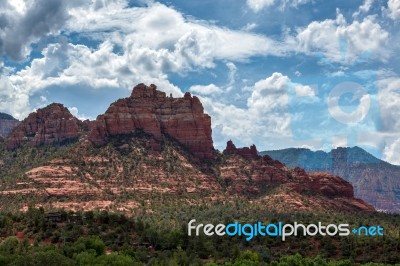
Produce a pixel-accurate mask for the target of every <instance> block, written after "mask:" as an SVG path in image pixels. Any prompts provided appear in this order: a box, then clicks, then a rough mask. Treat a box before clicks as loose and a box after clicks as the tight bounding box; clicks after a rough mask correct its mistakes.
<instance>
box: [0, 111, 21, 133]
mask: <svg viewBox="0 0 400 266" xmlns="http://www.w3.org/2000/svg"><path fill="white" fill-rule="evenodd" d="M18 124H19V121H18V120H17V119H15V118H14V117H12V116H11V115H8V114H4V113H0V138H6V137H7V136H8V135H9V134H10V132H11V131H12V130H13V129H14V127H16V126H17V125H18Z"/></svg>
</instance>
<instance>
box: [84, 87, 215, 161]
mask: <svg viewBox="0 0 400 266" xmlns="http://www.w3.org/2000/svg"><path fill="white" fill-rule="evenodd" d="M138 129H141V130H143V131H144V132H146V133H148V134H151V135H152V136H153V137H154V138H155V139H156V140H157V141H160V140H161V139H162V135H163V134H167V135H169V136H170V137H172V138H174V139H175V140H177V141H178V142H179V143H181V144H182V145H183V146H185V147H186V148H187V149H188V150H189V151H191V152H192V153H193V154H194V155H195V156H196V157H198V158H200V159H211V158H213V151H214V147H213V141H212V137H211V118H210V116H209V115H207V114H205V113H204V108H203V105H202V104H201V102H200V100H199V99H198V98H197V97H196V96H193V97H192V96H191V95H190V93H188V92H187V93H186V94H185V96H184V97H183V98H173V97H167V96H166V94H165V92H161V91H158V90H157V89H156V86H155V85H150V86H149V87H148V86H146V85H144V84H139V85H137V86H136V87H134V88H133V91H132V95H131V97H128V98H125V99H120V100H118V101H116V102H114V103H113V104H111V106H110V107H109V108H108V110H107V111H106V113H105V114H103V115H100V116H98V117H97V119H96V121H95V123H94V126H93V127H92V130H91V132H90V136H89V139H90V140H91V141H92V142H93V143H95V144H102V143H105V142H106V141H107V138H108V137H110V136H115V135H121V134H130V133H133V132H135V131H136V130H138Z"/></svg>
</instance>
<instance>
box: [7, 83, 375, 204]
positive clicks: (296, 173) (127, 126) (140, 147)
mask: <svg viewBox="0 0 400 266" xmlns="http://www.w3.org/2000/svg"><path fill="white" fill-rule="evenodd" d="M89 127H90V129H89ZM137 130H141V131H144V132H145V133H147V134H148V135H150V136H151V137H149V136H141V137H135V138H128V139H125V138H114V142H110V144H111V145H101V144H105V143H107V141H109V140H111V139H112V138H113V137H118V136H120V135H126V136H129V135H130V134H132V133H134V132H135V131H137ZM166 136H169V137H170V138H168V137H166ZM171 138H172V139H174V141H171ZM77 139H81V140H83V141H79V142H75V143H74V144H72V145H69V146H65V150H64V152H62V153H60V154H47V156H48V157H45V158H42V161H41V162H40V164H38V165H36V166H35V167H34V168H32V165H31V164H27V165H25V166H24V162H25V161H30V160H29V156H30V155H29V154H26V156H28V157H27V158H28V160H24V162H21V161H19V160H15V158H14V157H13V156H12V155H13V154H12V153H4V154H1V152H2V151H4V149H0V159H1V160H0V173H1V174H2V176H4V177H7V176H10V177H11V176H12V177H13V178H15V177H16V180H15V181H16V182H15V183H4V184H1V183H0V196H2V197H3V198H2V199H6V197H9V198H10V200H11V199H12V197H13V195H15V194H23V195H26V194H33V195H36V196H39V198H38V199H43V200H44V201H40V202H37V203H36V204H38V206H46V204H48V202H47V199H50V202H52V200H56V199H57V198H63V199H64V200H65V201H62V202H59V204H58V206H67V208H68V206H81V205H82V204H84V203H85V202H87V201H88V199H91V204H90V206H92V207H93V208H96V207H101V206H102V205H101V204H103V203H104V202H105V201H107V202H108V203H107V204H108V206H113V207H115V208H117V209H118V208H122V206H125V205H126V206H128V205H129V206H139V205H140V204H139V203H138V201H132V202H124V200H127V199H129V198H136V199H139V198H141V199H146V200H153V197H152V195H153V194H154V193H155V194H157V193H161V194H165V193H167V194H172V195H176V197H172V198H174V199H185V197H187V199H191V200H192V201H193V202H196V200H202V201H203V200H209V201H210V202H212V201H215V200H222V201H229V200H236V199H239V200H249V199H251V200H254V202H256V203H259V204H260V205H263V206H269V207H271V208H274V209H277V210H280V211H283V210H295V211H296V210H299V211H315V210H326V209H331V210H346V211H358V210H362V211H373V210H374V208H373V207H372V206H371V205H369V204H367V203H365V202H363V201H362V200H359V199H356V198H354V192H353V187H352V186H351V185H350V184H349V183H348V182H347V181H345V180H343V179H342V178H340V177H338V176H335V175H331V174H327V173H312V174H310V173H306V172H305V171H304V170H303V169H302V168H299V167H297V168H294V169H291V168H289V167H287V166H286V165H284V164H282V163H281V162H279V161H276V160H273V159H272V158H271V157H269V156H260V155H259V154H258V152H257V148H256V146H255V145H252V146H251V147H249V148H248V147H244V148H237V147H236V146H235V145H234V144H233V142H232V141H228V143H227V147H226V149H225V150H224V152H223V154H219V153H217V152H215V151H214V147H213V141H212V137H211V119H210V116H208V115H207V114H205V113H204V109H203V106H202V104H201V102H200V100H199V99H198V98H197V97H195V96H193V97H192V96H191V95H190V94H189V93H186V94H185V95H184V97H181V98H173V97H167V96H166V94H165V93H164V92H161V91H158V90H157V89H156V86H155V85H151V86H146V85H144V84H139V85H137V86H136V87H135V88H134V89H133V91H132V94H131V96H130V97H128V98H124V99H120V100H118V101H116V102H114V103H112V104H111V106H110V107H109V108H108V110H107V111H106V113H105V114H103V115H100V116H98V117H97V119H96V120H95V121H92V122H87V121H86V122H81V121H80V120H78V119H77V118H75V117H74V116H73V115H72V114H71V113H70V112H69V111H68V109H67V108H65V107H64V106H63V105H61V104H51V105H49V106H47V107H45V108H43V109H39V110H37V111H36V112H34V113H32V114H30V115H29V116H28V117H27V118H26V119H25V120H23V121H22V122H21V123H20V124H19V125H18V126H17V127H16V128H14V130H13V131H12V133H11V134H10V135H9V136H8V138H7V139H6V142H5V145H6V146H7V148H9V149H15V148H17V147H19V146H21V145H24V144H28V145H43V144H49V145H50V144H62V143H64V142H67V141H68V142H69V141H73V140H77ZM176 142H179V143H180V144H181V145H176ZM0 145H4V144H1V143H0ZM88 146H92V147H91V148H89V149H88ZM149 149H153V151H154V152H152V153H149V152H148V150H149ZM15 154H17V153H15ZM198 159H203V160H207V161H208V162H207V163H205V164H199V163H198V162H197V161H198ZM2 176H0V177H2ZM13 178H10V179H8V178H4V179H3V180H11V179H13ZM0 180H1V178H0ZM120 196H121V197H120ZM131 196H132V197H131ZM110 198H112V199H116V200H115V202H113V201H110V200H109V199H110ZM68 200H69V201H68ZM135 208H136V207H135ZM0 209H1V207H0Z"/></svg>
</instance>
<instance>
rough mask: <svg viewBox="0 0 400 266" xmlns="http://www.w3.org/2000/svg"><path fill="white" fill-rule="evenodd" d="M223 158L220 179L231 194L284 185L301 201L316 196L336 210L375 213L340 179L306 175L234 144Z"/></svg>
mask: <svg viewBox="0 0 400 266" xmlns="http://www.w3.org/2000/svg"><path fill="white" fill-rule="evenodd" d="M224 154H225V155H226V156H227V158H226V165H223V166H222V167H221V168H220V171H221V179H222V180H223V181H224V182H225V183H226V184H229V187H228V189H229V190H230V192H231V193H252V194H254V195H257V194H260V193H262V191H263V190H265V189H266V188H268V187H274V186H279V185H284V187H286V188H288V189H289V190H290V191H291V193H297V194H298V195H299V197H301V195H313V197H319V198H320V199H322V201H323V199H325V200H326V203H327V204H336V205H337V206H333V208H338V209H346V208H347V207H346V205H347V204H348V205H349V207H350V209H351V208H354V209H361V210H364V211H374V208H373V207H372V206H371V205H369V204H366V203H365V202H363V201H362V200H359V199H355V198H354V191H353V187H352V185H351V184H350V183H349V182H347V181H346V180H344V179H342V178H340V177H338V176H335V175H332V174H328V173H324V172H319V173H307V172H306V171H305V170H304V169H302V168H300V167H296V168H294V169H291V168H288V167H286V166H285V165H284V164H282V163H281V162H279V161H276V160H273V159H272V158H271V157H269V156H268V155H265V156H260V155H258V152H257V148H256V147H255V145H252V146H251V147H250V148H248V147H245V148H236V147H235V145H234V144H233V143H232V141H228V143H227V147H226V149H225V150H224ZM241 158H243V159H245V161H243V159H241ZM299 207H302V208H303V207H305V206H300V205H299Z"/></svg>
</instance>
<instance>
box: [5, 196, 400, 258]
mask: <svg viewBox="0 0 400 266" xmlns="http://www.w3.org/2000/svg"><path fill="white" fill-rule="evenodd" d="M247 207H249V206H247ZM193 217H195V218H196V219H197V220H198V221H199V222H201V221H203V222H216V221H218V222H224V223H228V222H231V221H232V217H236V218H237V219H238V220H241V221H246V222H251V221H256V220H257V219H260V220H262V221H265V222H267V221H268V222H276V221H278V220H281V221H284V222H293V221H301V222H303V223H309V222H316V221H321V222H326V221H328V222H335V223H338V222H343V221H347V222H349V223H350V224H353V225H357V224H358V225H361V224H362V225H373V224H380V225H381V226H382V227H384V228H385V236H384V237H355V236H348V237H325V238H324V237H289V238H288V239H287V241H285V242H282V241H281V239H280V238H273V237H257V238H255V239H253V240H252V241H246V240H245V239H244V238H243V237H233V238H232V237H228V236H224V237H206V236H204V235H200V236H199V237H194V236H193V237H189V236H188V235H187V229H186V226H187V222H188V221H189V219H191V218H193ZM256 217H258V218H256ZM221 219H222V220H221ZM399 224H400V217H399V216H394V215H386V214H373V215H367V214H366V215H349V214H340V213H336V214H333V213H326V214H318V215H317V214H307V213H303V214H302V213H298V214H279V213H275V212H268V211H265V210H261V209H258V210H257V208H251V207H250V208H246V206H245V205H240V203H236V204H235V205H230V204H222V203H221V204H215V205H213V206H207V205H202V206H182V207H178V206H176V205H175V206H169V207H168V206H165V207H163V210H161V207H160V209H158V210H157V209H156V208H154V210H153V211H151V212H145V211H144V212H143V213H141V215H140V216H137V217H130V218H129V217H126V216H124V215H122V214H117V213H108V212H106V211H95V212H78V213H73V212H65V211H60V212H59V213H58V217H57V220H52V218H51V217H49V214H48V213H46V212H45V211H44V210H43V209H30V210H29V211H28V212H26V213H1V214H0V238H1V244H0V265H46V264H47V265H203V264H207V265H363V264H367V263H370V262H375V263H377V264H367V265H379V264H378V263H381V264H382V265H384V264H395V263H400V231H399V229H400V228H399Z"/></svg>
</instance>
